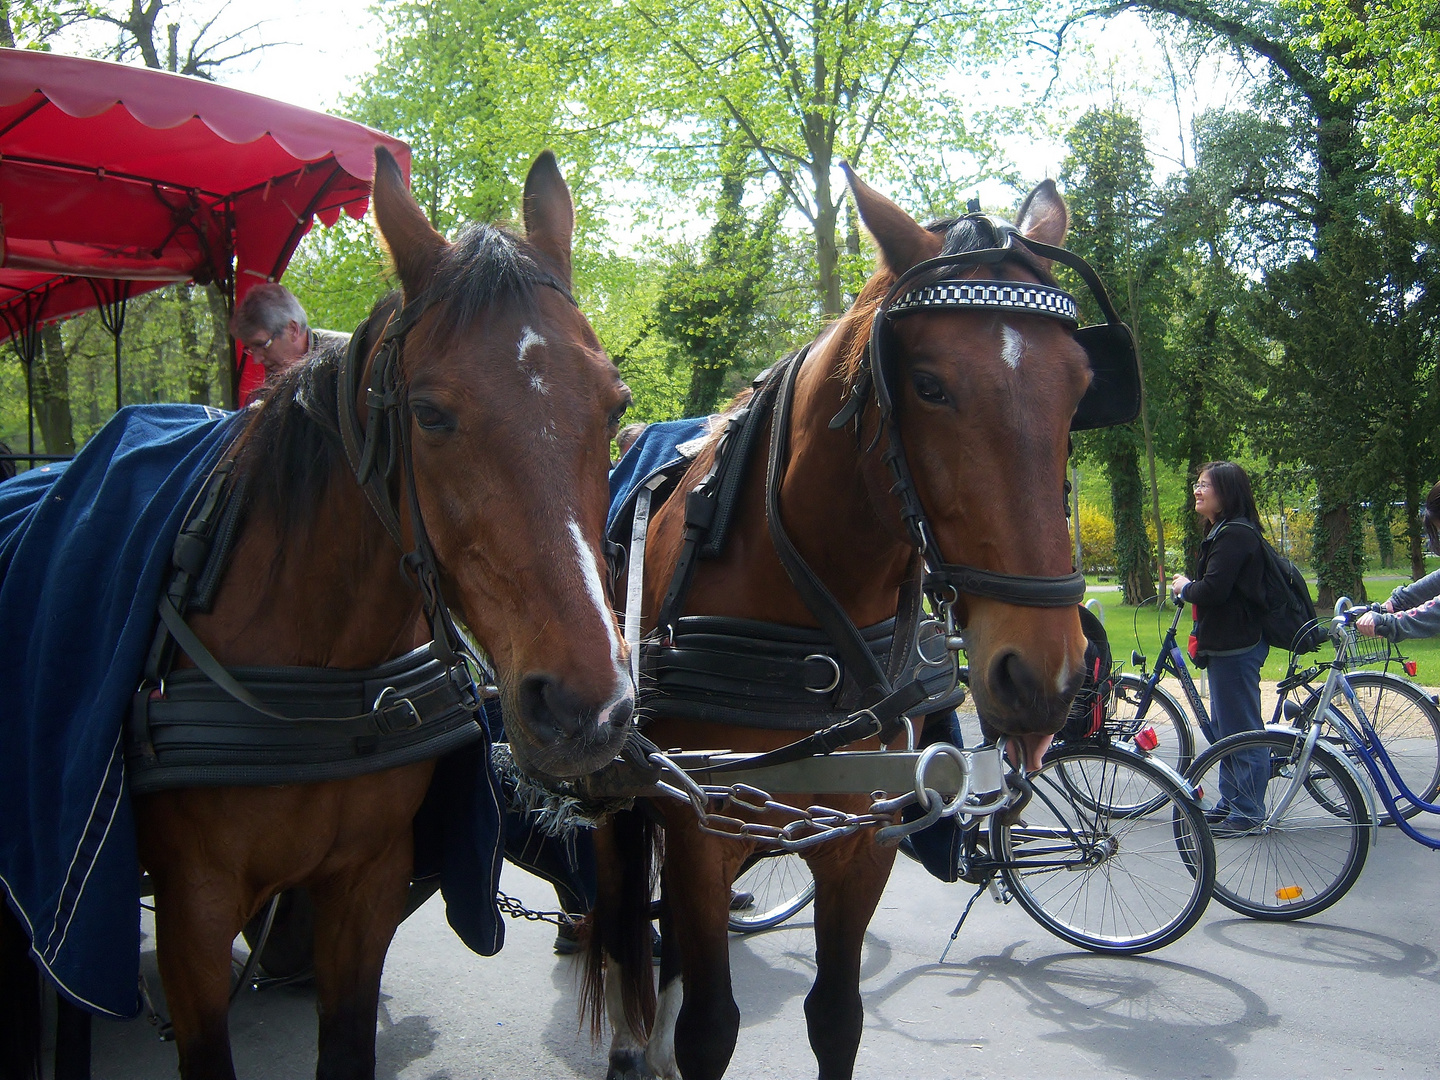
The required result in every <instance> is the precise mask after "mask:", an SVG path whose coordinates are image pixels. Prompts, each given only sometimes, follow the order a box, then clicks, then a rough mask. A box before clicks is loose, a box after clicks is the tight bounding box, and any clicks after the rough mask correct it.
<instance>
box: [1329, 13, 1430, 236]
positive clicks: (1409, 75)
mask: <svg viewBox="0 0 1440 1080" xmlns="http://www.w3.org/2000/svg"><path fill="white" fill-rule="evenodd" d="M1313 15H1314V18H1315V19H1316V21H1317V22H1318V23H1319V26H1320V37H1319V45H1320V47H1322V48H1325V49H1327V50H1329V51H1330V52H1331V54H1332V55H1333V60H1332V62H1331V63H1330V64H1329V65H1328V66H1327V68H1326V71H1325V76H1326V78H1327V79H1329V80H1330V82H1331V83H1332V84H1333V85H1334V87H1335V91H1336V96H1337V97H1339V98H1340V99H1341V100H1344V101H1347V102H1352V103H1356V104H1361V103H1364V104H1365V106H1366V108H1367V112H1368V114H1369V118H1368V123H1367V127H1368V130H1367V132H1366V138H1367V141H1369V142H1370V143H1371V144H1372V145H1373V146H1375V147H1376V148H1377V149H1378V151H1379V154H1380V159H1381V161H1382V162H1383V163H1384V164H1385V165H1386V166H1388V167H1389V168H1390V169H1392V170H1394V172H1395V173H1396V174H1397V175H1399V176H1402V177H1405V178H1406V179H1408V180H1409V181H1411V182H1412V183H1413V184H1414V185H1415V187H1416V188H1417V189H1418V190H1419V192H1420V195H1421V198H1422V199H1423V200H1424V202H1425V204H1426V205H1427V207H1428V209H1429V211H1430V212H1431V213H1432V214H1433V213H1434V212H1435V210H1436V209H1437V205H1440V0H1321V2H1320V3H1318V4H1316V5H1315V6H1314V8H1313Z"/></svg>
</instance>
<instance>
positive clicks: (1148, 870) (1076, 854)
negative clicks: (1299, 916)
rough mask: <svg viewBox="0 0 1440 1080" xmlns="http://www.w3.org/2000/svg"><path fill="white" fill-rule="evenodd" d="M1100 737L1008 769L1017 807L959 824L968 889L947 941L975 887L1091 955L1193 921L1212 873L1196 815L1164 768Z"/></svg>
mask: <svg viewBox="0 0 1440 1080" xmlns="http://www.w3.org/2000/svg"><path fill="white" fill-rule="evenodd" d="M1111 735H1112V733H1110V732H1106V731H1102V732H1100V733H1097V734H1096V735H1095V736H1092V737H1090V738H1086V739H1082V740H1078V741H1075V742H1070V743H1065V744H1063V745H1058V746H1056V747H1054V748H1053V749H1051V750H1050V751H1049V753H1047V754H1046V756H1045V759H1044V761H1043V763H1042V765H1041V768H1040V770H1039V771H1038V772H1035V773H1031V774H1029V775H1027V776H1025V777H1023V778H1020V779H1019V782H1020V783H1021V784H1022V785H1024V787H1025V788H1026V789H1027V793H1028V795H1029V796H1030V798H1029V801H1028V802H1027V803H1026V804H1025V805H1023V806H1022V807H1021V808H1020V809H1019V811H1018V812H1014V811H1012V812H1010V813H1002V814H996V815H994V816H993V817H992V818H991V819H990V824H989V828H988V829H986V830H984V831H983V832H982V830H981V828H980V826H979V822H978V821H973V822H970V823H968V824H967V825H966V826H964V827H962V829H961V832H960V852H959V865H958V874H959V879H960V880H963V881H966V882H969V883H970V884H972V885H976V886H978V887H977V889H976V891H975V894H974V895H973V896H972V897H971V898H970V900H969V902H968V903H967V904H966V905H965V908H964V910H963V911H962V912H961V915H960V918H959V920H958V921H957V922H956V924H955V928H954V930H953V931H951V934H950V943H951V944H953V943H954V941H955V939H956V938H957V937H958V936H959V933H960V928H961V927H962V926H963V925H964V923H965V919H966V917H967V916H968V915H969V914H970V910H971V908H972V907H974V905H975V901H976V900H978V899H979V898H980V894H981V893H983V892H985V891H986V890H987V889H989V890H990V892H991V894H992V895H993V896H994V897H995V899H996V901H997V902H1001V903H1008V902H1010V900H1012V899H1013V900H1016V901H1018V902H1019V904H1020V906H1021V907H1022V908H1024V909H1025V911H1026V912H1027V913H1028V914H1029V915H1030V917H1031V918H1033V919H1034V920H1035V921H1036V922H1038V923H1039V924H1040V925H1041V926H1043V927H1045V929H1047V930H1049V931H1050V932H1051V933H1052V934H1055V935H1056V936H1057V937H1059V938H1061V939H1063V940H1065V941H1068V942H1070V943H1071V944H1073V945H1079V946H1081V947H1082V948H1086V949H1090V950H1091V951H1093V952H1099V953H1114V954H1128V953H1142V952H1150V951H1151V950H1154V949H1158V948H1161V947H1162V946H1165V945H1168V944H1170V943H1171V942H1173V941H1175V940H1177V939H1178V938H1180V937H1181V936H1183V935H1184V934H1185V933H1186V932H1187V931H1188V930H1189V929H1190V928H1191V927H1192V926H1194V925H1195V923H1196V922H1197V921H1198V920H1199V918H1200V916H1201V915H1202V914H1203V913H1204V911H1205V908H1206V905H1207V904H1208V903H1209V900H1210V894H1211V890H1212V887H1213V885H1214V874H1215V865H1214V858H1215V848H1214V843H1213V841H1212V840H1211V837H1210V830H1209V827H1208V826H1207V824H1206V822H1205V818H1204V813H1203V811H1202V810H1201V808H1200V806H1199V805H1198V803H1197V802H1196V801H1195V799H1194V798H1193V795H1192V791H1191V789H1190V787H1189V786H1188V784H1186V782H1185V781H1184V780H1183V779H1182V778H1181V777H1180V776H1178V775H1176V774H1175V773H1174V771H1173V770H1171V769H1170V768H1168V767H1167V766H1166V765H1165V764H1164V763H1163V762H1161V761H1156V760H1151V759H1148V758H1147V757H1146V756H1144V754H1143V753H1142V752H1140V751H1139V750H1137V749H1133V748H1131V746H1130V745H1129V744H1127V743H1124V742H1116V741H1113V739H1112V737H1111ZM949 949H950V945H949V944H947V945H946V947H945V952H946V953H948V952H949ZM940 959H941V961H942V962H943V961H944V959H945V954H942V955H941V958H940Z"/></svg>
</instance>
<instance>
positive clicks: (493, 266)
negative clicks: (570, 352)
mask: <svg viewBox="0 0 1440 1080" xmlns="http://www.w3.org/2000/svg"><path fill="white" fill-rule="evenodd" d="M544 276H545V270H544V269H543V267H542V266H541V264H540V261H539V256H538V253H537V252H536V251H535V250H534V249H533V248H532V247H531V246H530V245H529V244H528V243H526V242H525V241H524V240H523V239H521V238H520V237H518V236H515V235H514V234H513V233H511V232H509V231H508V230H506V229H503V228H501V227H500V226H498V225H482V224H471V225H467V226H466V227H465V228H464V229H462V230H461V232H460V234H459V236H457V237H456V238H455V241H454V243H452V244H449V245H448V246H447V247H446V248H445V251H444V252H443V254H442V255H441V258H440V262H439V264H438V265H437V266H436V267H435V272H434V275H433V277H432V279H431V285H430V286H429V287H430V288H431V289H432V290H434V295H435V296H436V298H437V299H438V300H439V301H440V303H439V304H438V305H437V307H436V309H435V317H434V319H433V320H432V321H431V323H430V333H431V334H434V335H437V336H439V337H441V338H444V337H449V336H452V335H454V334H456V333H459V332H461V331H463V330H465V329H466V328H467V327H469V326H471V325H472V324H473V323H474V322H475V320H476V319H477V318H479V317H480V314H481V313H482V312H483V311H485V310H486V309H487V308H489V307H491V306H493V305H506V306H510V307H515V306H518V307H520V308H521V309H522V310H523V311H527V312H529V311H533V310H534V308H535V290H536V287H537V286H538V285H539V283H540V281H541V280H542V278H543V277H544Z"/></svg>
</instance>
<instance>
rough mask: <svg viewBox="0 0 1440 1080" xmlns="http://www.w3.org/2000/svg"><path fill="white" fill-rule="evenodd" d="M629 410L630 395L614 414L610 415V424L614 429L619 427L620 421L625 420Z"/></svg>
mask: <svg viewBox="0 0 1440 1080" xmlns="http://www.w3.org/2000/svg"><path fill="white" fill-rule="evenodd" d="M629 409H630V397H629V395H628V394H627V395H626V397H625V400H624V401H622V402H621V403H620V407H619V408H617V409H616V410H615V411H614V412H612V413H611V414H610V424H611V426H612V427H617V426H619V424H620V421H621V420H623V419H624V418H625V413H626V412H628V411H629Z"/></svg>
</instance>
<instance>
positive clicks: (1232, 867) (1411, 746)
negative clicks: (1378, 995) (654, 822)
mask: <svg viewBox="0 0 1440 1080" xmlns="http://www.w3.org/2000/svg"><path fill="white" fill-rule="evenodd" d="M1369 610H1371V609H1370V608H1368V607H1358V608H1357V607H1351V606H1350V601H1349V600H1348V599H1345V598H1341V600H1340V601H1339V603H1337V604H1336V605H1335V617H1334V618H1333V619H1332V620H1330V628H1329V637H1330V642H1331V644H1332V645H1333V646H1334V648H1335V659H1334V660H1333V661H1328V662H1326V663H1323V664H1319V665H1316V666H1315V667H1313V668H1311V669H1309V670H1308V671H1305V672H1299V673H1297V672H1296V671H1295V668H1296V662H1295V660H1294V659H1293V658H1292V660H1291V667H1290V672H1291V673H1290V675H1289V676H1287V678H1286V679H1285V680H1284V681H1283V682H1282V683H1281V684H1280V690H1281V695H1282V697H1281V701H1280V704H1279V706H1278V707H1277V712H1279V713H1281V714H1282V715H1281V720H1282V723H1281V724H1279V725H1272V726H1270V727H1267V728H1266V729H1265V730H1264V731H1245V732H1241V733H1240V734H1238V735H1232V736H1230V737H1229V738H1226V739H1222V740H1220V741H1219V742H1217V743H1216V744H1215V745H1214V746H1212V747H1210V748H1209V749H1208V750H1206V751H1205V752H1204V753H1203V754H1201V755H1200V756H1199V757H1198V758H1197V759H1196V760H1195V762H1194V764H1193V765H1192V766H1191V768H1190V771H1189V773H1188V774H1187V779H1189V780H1190V781H1191V783H1193V784H1194V785H1195V786H1196V788H1197V790H1198V791H1199V792H1200V793H1201V805H1202V806H1203V807H1205V808H1206V817H1207V818H1209V819H1212V820H1218V819H1219V818H1220V817H1222V816H1227V817H1230V818H1234V817H1235V816H1236V811H1237V808H1239V807H1249V808H1251V809H1250V810H1249V812H1248V814H1247V816H1249V815H1253V817H1251V821H1250V827H1248V828H1243V829H1227V830H1225V832H1224V833H1223V834H1221V833H1217V835H1216V838H1215V850H1216V860H1217V863H1218V867H1217V872H1216V878H1215V897H1216V899H1218V900H1219V901H1220V902H1221V903H1222V904H1224V905H1225V906H1226V907H1229V908H1231V909H1232V910H1234V911H1238V912H1240V913H1241V914H1243V915H1249V916H1251V917H1252V918H1256V919H1276V920H1284V919H1299V918H1303V917H1305V916H1307V915H1314V914H1315V913H1316V912H1319V911H1323V910H1324V909H1325V908H1327V907H1329V906H1330V905H1331V904H1333V903H1335V902H1336V901H1337V900H1339V899H1340V898H1341V897H1342V896H1344V895H1345V893H1346V892H1347V891H1348V890H1349V889H1350V887H1351V886H1352V885H1353V884H1354V883H1355V881H1356V880H1357V879H1358V878H1359V876H1360V872H1361V870H1363V869H1364V866H1365V859H1366V856H1367V855H1368V853H1369V848H1370V844H1371V843H1372V842H1373V841H1374V840H1375V838H1376V837H1377V836H1378V831H1377V830H1378V826H1379V825H1380V824H1381V823H1382V815H1381V812H1380V811H1379V810H1378V809H1377V807H1376V805H1375V798H1376V797H1377V796H1378V798H1379V800H1380V802H1381V804H1382V805H1383V807H1384V821H1385V822H1387V823H1394V824H1395V825H1397V826H1398V827H1399V828H1400V829H1401V831H1403V832H1404V833H1405V834H1406V835H1407V836H1409V837H1410V838H1411V839H1412V840H1415V841H1416V842H1417V843H1420V844H1423V845H1425V846H1426V847H1428V848H1431V849H1435V850H1440V839H1436V838H1433V837H1430V836H1427V835H1426V834H1424V833H1422V832H1420V831H1419V830H1418V829H1416V828H1415V827H1414V826H1413V825H1411V824H1410V822H1409V820H1408V819H1409V818H1410V817H1412V816H1414V815H1415V814H1418V813H1420V812H1421V811H1424V812H1426V813H1431V814H1440V803H1437V802H1436V801H1435V800H1436V797H1437V791H1440V708H1437V707H1436V704H1435V701H1434V700H1433V699H1432V698H1430V697H1429V696H1428V695H1426V694H1425V693H1424V691H1422V690H1420V689H1419V688H1418V687H1415V686H1414V685H1413V684H1411V683H1407V682H1405V681H1404V680H1401V679H1399V678H1397V677H1396V676H1393V675H1387V674H1383V673H1379V672H1362V673H1357V674H1354V675H1351V674H1348V673H1347V671H1348V669H1349V668H1350V667H1351V666H1353V665H1354V664H1355V663H1356V662H1357V661H1359V662H1363V661H1364V660H1365V659H1366V656H1365V654H1366V652H1367V650H1368V648H1369V645H1370V642H1369V639H1364V638H1360V637H1359V636H1358V635H1357V632H1356V630H1355V626H1354V623H1355V620H1356V619H1357V618H1358V617H1359V616H1360V615H1362V614H1364V613H1365V612H1366V611H1369ZM1321 671H1324V672H1325V680H1324V684H1323V686H1322V687H1321V688H1320V689H1319V690H1316V689H1315V688H1314V687H1313V685H1311V679H1312V678H1313V677H1314V676H1316V675H1318V674H1319V672H1321ZM1357 684H1359V689H1358V690H1357ZM1302 694H1303V695H1304V696H1303V700H1296V698H1297V697H1299V696H1301V695H1302ZM1377 701H1378V702H1381V703H1382V704H1381V706H1380V707H1379V708H1377V707H1376V702H1377Z"/></svg>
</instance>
